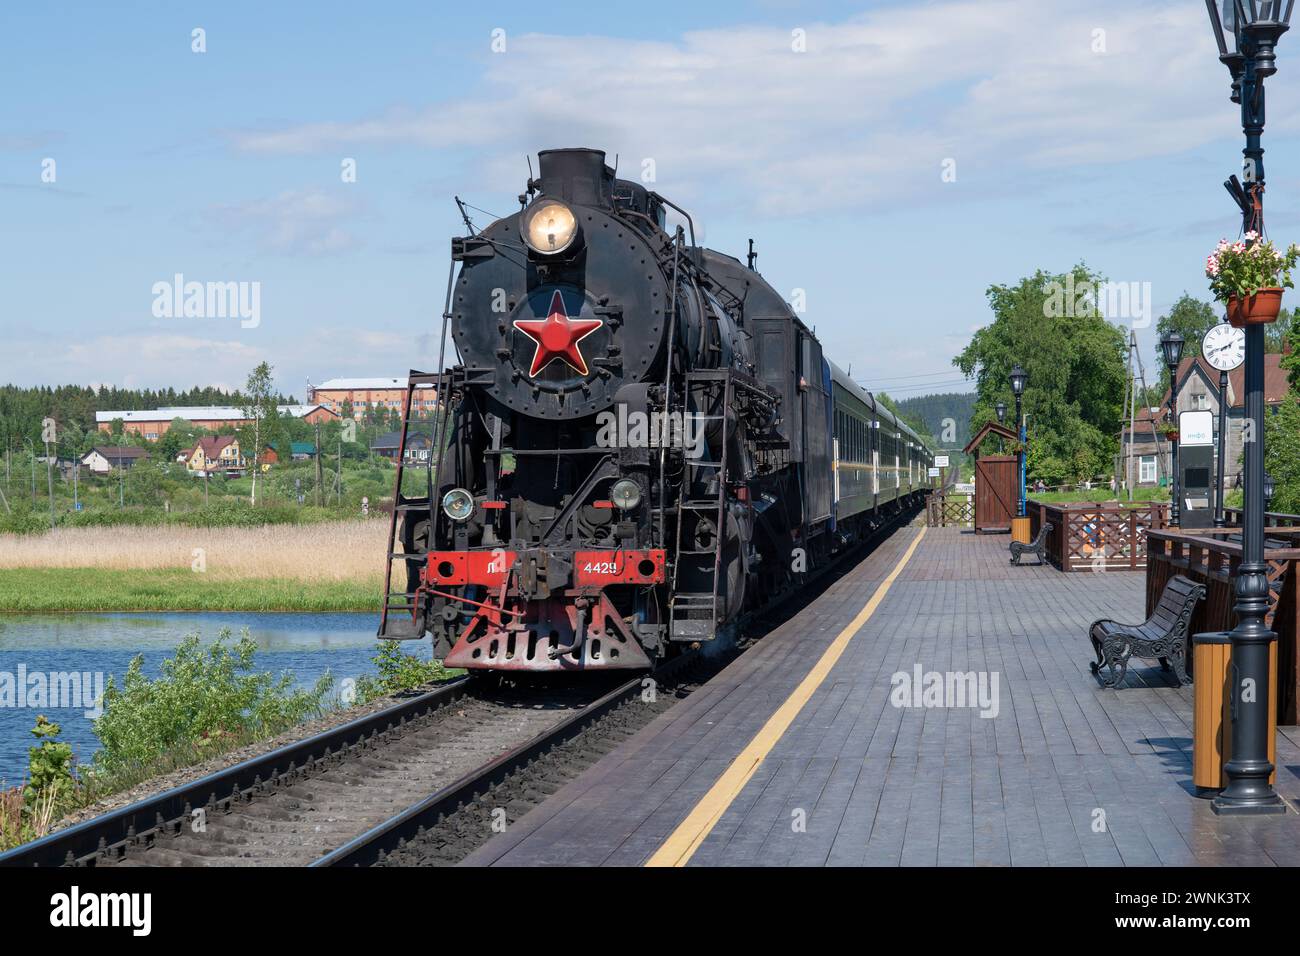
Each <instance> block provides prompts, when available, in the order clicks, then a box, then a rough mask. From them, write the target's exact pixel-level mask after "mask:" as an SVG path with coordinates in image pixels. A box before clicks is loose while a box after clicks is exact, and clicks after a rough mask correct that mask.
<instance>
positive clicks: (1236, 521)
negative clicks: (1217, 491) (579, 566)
mask: <svg viewBox="0 0 1300 956" xmlns="http://www.w3.org/2000/svg"><path fill="white" fill-rule="evenodd" d="M1241 514H1242V512H1241V509H1240V508H1224V509H1223V520H1224V521H1225V522H1227V525H1228V527H1229V528H1240V527H1241ZM1264 524H1265V525H1267V526H1268V527H1270V528H1296V527H1300V515H1292V514H1287V513H1286V512H1284V511H1265V512H1264Z"/></svg>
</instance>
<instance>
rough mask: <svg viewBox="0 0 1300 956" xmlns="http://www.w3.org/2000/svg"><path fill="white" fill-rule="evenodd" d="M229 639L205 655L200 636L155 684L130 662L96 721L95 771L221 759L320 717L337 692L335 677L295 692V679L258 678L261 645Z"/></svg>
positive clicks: (224, 636) (224, 635) (166, 664)
mask: <svg viewBox="0 0 1300 956" xmlns="http://www.w3.org/2000/svg"><path fill="white" fill-rule="evenodd" d="M229 636H230V631H229V629H223V630H222V632H221V634H220V635H219V636H218V638H217V640H216V641H215V642H214V643H213V644H212V645H211V646H210V647H208V648H207V649H206V650H205V649H203V648H202V647H200V646H199V637H198V635H197V634H192V635H190V636H188V637H186V638H185V639H184V640H183V641H182V642H181V644H180V646H179V647H178V648H177V649H176V656H175V657H173V658H171V659H169V660H165V661H163V664H162V675H161V676H160V677H158V678H156V679H154V680H150V679H149V678H147V677H145V676H144V673H143V667H144V659H143V657H141V656H137V657H136V658H135V659H134V660H132V661H131V664H130V666H129V667H128V668H127V672H126V675H125V677H124V678H123V681H122V687H121V688H120V689H119V688H118V686H117V682H116V680H115V679H114V678H111V677H110V678H109V681H108V687H107V688H106V689H105V691H104V714H103V716H101V717H100V718H99V719H97V720H96V721H95V733H96V735H97V736H98V737H99V740H100V743H101V744H103V749H101V750H100V751H98V752H97V753H96V754H95V766H96V768H97V769H99V770H103V771H106V772H108V773H121V772H124V771H125V772H130V771H131V770H133V769H136V768H139V767H147V766H149V765H151V764H155V763H158V762H160V761H162V760H163V759H164V758H165V757H166V756H167V755H168V754H169V753H170V752H171V751H173V750H177V749H182V750H183V749H185V748H198V749H200V750H208V751H209V752H211V753H219V752H221V751H222V750H225V749H228V748H229V747H231V746H237V745H239V744H240V743H242V742H244V741H246V740H249V739H253V738H257V737H264V736H270V735H272V734H276V733H279V732H280V731H282V730H284V729H285V728H287V727H291V726H293V725H294V724H296V723H299V722H301V721H303V720H305V719H307V718H308V717H311V716H313V715H315V714H317V713H320V711H321V710H322V704H321V701H322V698H323V697H324V696H325V694H326V693H328V692H329V690H330V688H331V687H332V686H333V678H332V677H331V676H330V675H329V674H326V675H324V676H323V677H322V678H321V679H320V680H319V681H317V683H316V686H315V687H314V688H312V689H311V690H309V691H308V690H294V689H293V678H292V676H291V675H289V674H282V675H280V677H278V678H277V677H274V676H272V675H271V674H270V673H257V672H255V671H254V670H253V667H254V655H255V654H256V652H257V644H256V643H255V642H254V641H253V639H252V638H251V637H249V636H248V632H247V630H245V631H244V633H243V634H242V636H241V637H240V639H239V640H238V641H237V642H236V643H235V644H234V645H233V646H231V645H229V644H227V643H226V641H227V640H228V638H229Z"/></svg>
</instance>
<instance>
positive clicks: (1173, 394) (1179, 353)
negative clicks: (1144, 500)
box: [1160, 332, 1186, 526]
mask: <svg viewBox="0 0 1300 956" xmlns="http://www.w3.org/2000/svg"><path fill="white" fill-rule="evenodd" d="M1185 344H1186V340H1185V339H1184V338H1183V337H1182V335H1180V334H1179V333H1178V332H1166V333H1165V334H1164V335H1162V336H1161V337H1160V350H1161V351H1162V352H1164V356H1165V365H1166V366H1168V368H1169V425H1170V427H1171V428H1173V429H1174V431H1175V433H1176V432H1177V430H1178V363H1180V362H1181V361H1182V360H1183V346H1184V345H1185ZM1178 518H1179V515H1178V439H1177V438H1174V437H1172V436H1171V437H1170V439H1169V523H1170V524H1171V525H1175V526H1176V525H1177V524H1178Z"/></svg>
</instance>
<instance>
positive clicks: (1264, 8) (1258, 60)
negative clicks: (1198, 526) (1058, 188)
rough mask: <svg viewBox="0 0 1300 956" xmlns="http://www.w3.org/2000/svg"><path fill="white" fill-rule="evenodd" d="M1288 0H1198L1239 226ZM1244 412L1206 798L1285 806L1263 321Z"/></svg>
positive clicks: (1258, 229)
mask: <svg viewBox="0 0 1300 956" xmlns="http://www.w3.org/2000/svg"><path fill="white" fill-rule="evenodd" d="M1294 5H1295V0H1286V4H1285V9H1284V5H1283V3H1282V2H1281V0H1226V2H1224V4H1223V16H1222V17H1220V15H1219V10H1218V9H1216V7H1215V5H1214V2H1213V0H1206V8H1207V9H1208V10H1209V13H1210V25H1211V27H1212V28H1213V30H1214V38H1215V41H1216V42H1217V43H1218V45H1219V60H1220V61H1221V62H1222V63H1223V64H1224V65H1225V66H1226V67H1227V68H1228V72H1229V73H1230V74H1231V75H1232V97H1231V98H1232V101H1233V102H1234V103H1240V104H1241V130H1242V132H1243V133H1244V134H1245V136H1246V145H1245V147H1244V148H1243V149H1242V151H1241V152H1242V156H1243V157H1244V161H1243V163H1242V178H1243V179H1244V180H1245V183H1244V185H1243V184H1242V183H1241V182H1238V180H1237V177H1236V176H1233V177H1231V178H1229V180H1228V181H1227V182H1226V183H1224V186H1225V187H1226V188H1227V190H1228V192H1229V193H1231V195H1232V198H1233V199H1234V200H1235V201H1236V203H1237V206H1238V207H1239V208H1240V209H1241V221H1242V231H1243V232H1244V233H1245V232H1253V233H1255V234H1257V235H1258V234H1262V233H1263V231H1264V148H1263V146H1262V145H1261V142H1260V141H1261V138H1262V136H1263V133H1264V78H1265V77H1268V76H1272V75H1273V74H1274V73H1276V72H1277V62H1276V55H1275V53H1274V49H1275V47H1276V45H1277V41H1278V38H1279V37H1281V36H1282V34H1283V33H1285V32H1286V31H1287V27H1288V24H1289V23H1290V21H1291V8H1292V7H1293V6H1294ZM1245 380H1246V381H1245V385H1246V415H1247V417H1248V418H1249V419H1250V423H1251V424H1250V428H1251V434H1250V436H1249V437H1250V438H1251V439H1252V440H1251V441H1248V442H1246V443H1245V455H1244V458H1245V469H1244V472H1245V473H1244V477H1243V484H1244V486H1245V499H1246V500H1245V502H1244V507H1243V519H1242V535H1241V556H1242V560H1241V564H1240V565H1238V566H1237V578H1236V581H1235V594H1236V604H1235V605H1233V610H1234V611H1236V613H1237V626H1236V628H1235V629H1234V630H1233V631H1232V672H1233V675H1234V678H1233V681H1232V686H1231V690H1232V714H1233V717H1232V757H1231V759H1229V760H1228V762H1227V763H1226V764H1224V767H1223V772H1224V775H1225V776H1226V777H1227V781H1228V783H1227V786H1225V787H1224V788H1223V791H1222V792H1221V793H1220V794H1219V795H1218V796H1217V797H1215V798H1214V803H1213V807H1214V811H1215V812H1216V813H1285V812H1286V804H1285V803H1284V802H1283V801H1282V798H1281V797H1279V796H1278V795H1277V794H1276V793H1275V792H1274V790H1273V787H1272V786H1271V785H1270V784H1269V782H1268V778H1269V776H1270V775H1271V774H1272V772H1273V763H1272V761H1270V760H1269V759H1268V743H1269V740H1268V735H1269V725H1270V721H1269V713H1268V699H1269V683H1270V681H1271V679H1272V674H1271V673H1270V669H1269V650H1270V646H1271V645H1272V643H1273V642H1274V641H1276V640H1277V635H1276V634H1275V633H1273V632H1272V631H1270V630H1269V628H1268V625H1267V624H1266V623H1265V620H1264V618H1265V616H1266V615H1267V614H1268V606H1269V587H1268V568H1267V565H1265V563H1264V511H1265V510H1266V506H1265V503H1264V495H1265V492H1266V488H1265V484H1266V481H1267V479H1266V477H1265V474H1264V326H1263V325H1262V324H1252V325H1249V326H1247V327H1246V370H1245Z"/></svg>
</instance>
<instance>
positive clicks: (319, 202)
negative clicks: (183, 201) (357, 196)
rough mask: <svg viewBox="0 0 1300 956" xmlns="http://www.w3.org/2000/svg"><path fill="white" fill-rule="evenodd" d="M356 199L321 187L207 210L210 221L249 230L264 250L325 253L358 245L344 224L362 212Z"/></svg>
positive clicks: (222, 226) (232, 229) (230, 228)
mask: <svg viewBox="0 0 1300 956" xmlns="http://www.w3.org/2000/svg"><path fill="white" fill-rule="evenodd" d="M360 214H361V211H360V209H359V207H358V205H357V204H356V203H354V202H353V201H351V200H349V199H346V198H343V197H341V196H337V195H333V194H330V193H327V192H323V191H321V190H303V191H295V192H285V193H281V194H280V195H278V196H275V197H272V198H269V199H250V200H245V201H242V202H232V203H219V204H217V205H214V206H211V207H209V208H208V210H207V211H206V213H205V215H204V218H205V219H206V220H207V222H208V223H210V224H211V225H212V226H214V227H216V228H219V229H224V230H228V231H230V232H233V233H237V234H244V233H247V234H251V235H253V236H254V237H255V238H256V239H257V241H258V243H259V244H260V245H261V247H262V249H263V250H264V251H267V252H273V253H281V254H286V255H312V256H317V255H328V254H330V253H336V252H344V251H347V250H348V249H351V248H353V247H354V246H356V245H357V239H356V238H355V237H354V236H353V235H352V233H351V232H349V231H348V230H347V229H346V228H345V226H344V223H345V222H347V221H348V220H349V219H352V218H355V217H356V216H358V215H360Z"/></svg>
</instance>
